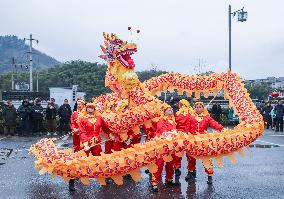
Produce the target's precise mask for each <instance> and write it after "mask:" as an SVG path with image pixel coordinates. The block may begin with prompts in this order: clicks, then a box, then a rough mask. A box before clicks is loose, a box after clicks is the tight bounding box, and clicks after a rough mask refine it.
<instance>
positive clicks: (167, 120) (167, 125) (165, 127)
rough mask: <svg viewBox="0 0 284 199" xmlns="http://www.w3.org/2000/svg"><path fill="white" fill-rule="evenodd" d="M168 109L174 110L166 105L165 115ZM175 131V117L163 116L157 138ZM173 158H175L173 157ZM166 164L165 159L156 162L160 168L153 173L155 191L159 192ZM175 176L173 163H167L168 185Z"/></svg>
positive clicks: (152, 181) (164, 108)
mask: <svg viewBox="0 0 284 199" xmlns="http://www.w3.org/2000/svg"><path fill="white" fill-rule="evenodd" d="M168 109H172V108H171V106H169V105H167V104H166V105H164V107H163V111H164V113H165V112H166V111H167V110H168ZM174 130H176V122H175V118H174V115H166V114H162V117H161V118H160V120H159V121H158V123H157V129H156V136H157V137H160V136H162V135H163V134H164V133H165V132H171V131H174ZM172 157H173V155H172ZM164 163H165V161H164V159H163V158H159V159H158V160H157V161H156V165H157V167H158V170H157V172H156V173H153V175H152V179H151V183H152V187H153V190H154V191H157V189H158V188H157V184H158V183H159V182H160V180H161V176H162V171H163V167H164ZM173 175H174V167H173V161H170V162H166V182H167V183H171V182H172V180H173Z"/></svg>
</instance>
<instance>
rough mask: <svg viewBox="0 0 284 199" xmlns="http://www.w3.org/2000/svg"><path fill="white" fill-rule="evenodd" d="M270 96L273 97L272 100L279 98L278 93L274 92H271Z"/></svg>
mask: <svg viewBox="0 0 284 199" xmlns="http://www.w3.org/2000/svg"><path fill="white" fill-rule="evenodd" d="M271 96H272V97H274V98H277V97H278V96H279V93H278V92H276V91H273V92H272V93H271Z"/></svg>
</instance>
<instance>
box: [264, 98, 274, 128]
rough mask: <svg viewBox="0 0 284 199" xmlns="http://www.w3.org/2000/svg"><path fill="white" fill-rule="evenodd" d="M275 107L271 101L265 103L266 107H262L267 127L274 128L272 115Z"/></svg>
mask: <svg viewBox="0 0 284 199" xmlns="http://www.w3.org/2000/svg"><path fill="white" fill-rule="evenodd" d="M272 109H273V107H272V106H271V104H270V103H269V102H267V104H266V105H265V107H264V108H263V109H262V114H263V116H264V121H265V122H266V129H269V127H271V128H272V117H271V111H272Z"/></svg>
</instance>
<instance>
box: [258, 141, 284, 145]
mask: <svg viewBox="0 0 284 199" xmlns="http://www.w3.org/2000/svg"><path fill="white" fill-rule="evenodd" d="M256 141H257V142H263V143H266V144H271V145H277V146H284V145H281V144H275V143H273V142H267V141H264V140H256Z"/></svg>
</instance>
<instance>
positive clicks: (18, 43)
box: [0, 36, 60, 73]
mask: <svg viewBox="0 0 284 199" xmlns="http://www.w3.org/2000/svg"><path fill="white" fill-rule="evenodd" d="M28 51H29V46H28V45H27V44H26V43H25V42H24V40H23V39H19V38H18V37H17V36H0V73H5V72H8V71H11V70H12V63H13V61H12V57H15V63H16V64H17V67H16V68H15V69H16V70H17V71H19V72H21V71H23V72H24V71H27V70H28V68H27V67H26V66H28V64H29V59H28V56H29V54H28V53H27V52H28ZM33 60H34V68H38V69H46V68H48V67H50V66H54V65H56V64H59V63H60V62H58V61H57V60H56V59H54V58H52V57H50V56H48V55H46V54H44V53H42V52H40V51H38V50H35V49H33ZM20 65H22V68H21V66H20Z"/></svg>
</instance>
